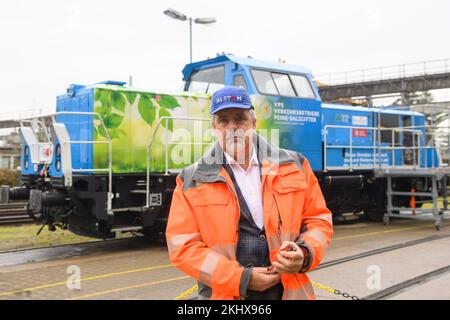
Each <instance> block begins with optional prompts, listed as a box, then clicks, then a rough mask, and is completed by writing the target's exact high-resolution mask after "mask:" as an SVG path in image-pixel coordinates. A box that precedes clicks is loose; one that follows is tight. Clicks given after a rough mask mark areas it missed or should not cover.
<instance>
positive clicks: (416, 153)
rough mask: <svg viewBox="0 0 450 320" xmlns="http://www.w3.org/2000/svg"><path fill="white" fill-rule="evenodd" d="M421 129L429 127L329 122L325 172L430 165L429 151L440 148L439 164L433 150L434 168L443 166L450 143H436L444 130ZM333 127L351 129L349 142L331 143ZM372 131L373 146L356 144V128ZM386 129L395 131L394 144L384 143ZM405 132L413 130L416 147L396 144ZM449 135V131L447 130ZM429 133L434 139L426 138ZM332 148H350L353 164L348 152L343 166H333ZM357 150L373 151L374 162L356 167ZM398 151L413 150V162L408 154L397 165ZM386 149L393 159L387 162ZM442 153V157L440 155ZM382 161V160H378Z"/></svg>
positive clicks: (325, 138)
mask: <svg viewBox="0 0 450 320" xmlns="http://www.w3.org/2000/svg"><path fill="white" fill-rule="evenodd" d="M420 128H425V126H416V127H408V128H378V127H357V126H339V125H326V126H325V127H324V133H323V134H324V150H323V151H324V171H328V170H342V169H345V170H349V171H353V170H354V169H355V168H356V169H375V168H378V169H386V168H414V169H417V168H424V167H426V168H428V167H429V166H428V150H430V149H431V150H436V151H437V155H438V163H437V164H436V160H435V155H434V153H433V152H432V156H431V168H438V167H441V166H443V164H442V161H439V160H441V159H442V151H443V150H446V151H447V153H448V151H449V148H450V146H447V147H446V148H442V147H441V146H440V145H438V144H437V143H436V137H435V136H436V135H440V134H443V133H436V132H424V131H422V130H420ZM329 129H343V130H348V132H349V144H347V145H345V144H342V145H341V144H339V145H334V144H332V145H329V139H328V130H329ZM355 129H356V130H369V131H371V132H372V144H371V145H358V144H355V143H354V140H353V138H354V135H353V132H354V131H353V130H355ZM382 131H391V142H390V145H383V143H387V142H381V132H382ZM401 132H410V133H411V138H412V139H411V140H412V141H411V142H412V146H404V145H403V144H400V146H398V145H396V143H395V140H396V139H395V134H396V133H401ZM447 134H448V133H447ZM427 135H431V139H426V136H427ZM329 149H344V150H346V149H349V152H350V156H349V164H348V165H345V158H346V157H345V155H344V159H343V162H344V165H341V166H330V165H329V164H328V163H329V161H328V150H329ZM355 149H366V150H371V151H372V165H367V166H361V165H358V166H354V165H353V164H354V154H353V151H354V150H355ZM398 150H413V152H412V156H413V161H412V164H406V163H405V157H404V156H403V157H402V162H401V164H399V165H397V159H396V154H397V151H398ZM422 150H424V151H425V152H424V155H425V159H424V166H422V161H421V153H422V152H421V151H422ZM384 151H387V152H389V151H390V153H391V160H390V161H389V159H388V162H387V164H386V165H384V164H383V161H382V159H381V158H382V155H383V153H384ZM439 155H441V157H439ZM377 160H378V162H377Z"/></svg>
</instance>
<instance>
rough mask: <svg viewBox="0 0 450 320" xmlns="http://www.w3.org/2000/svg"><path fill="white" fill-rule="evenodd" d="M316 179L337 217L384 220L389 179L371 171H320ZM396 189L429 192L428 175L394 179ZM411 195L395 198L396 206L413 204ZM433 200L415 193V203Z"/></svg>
mask: <svg viewBox="0 0 450 320" xmlns="http://www.w3.org/2000/svg"><path fill="white" fill-rule="evenodd" d="M317 178H318V180H319V183H320V185H321V188H322V192H323V194H324V196H325V200H326V202H327V206H328V208H329V209H330V210H331V211H332V212H333V216H334V217H338V216H342V215H343V214H345V213H354V214H360V213H363V214H364V216H365V217H366V218H367V219H369V220H372V221H382V220H383V215H384V213H386V208H387V196H386V188H387V179H386V178H376V177H375V176H374V174H373V172H371V171H356V170H354V171H352V172H349V171H333V173H330V172H328V173H320V174H317ZM393 188H394V189H395V190H397V191H408V192H409V191H411V190H412V189H413V190H414V191H415V192H430V190H431V185H430V183H429V182H428V181H427V180H426V178H395V179H394V181H393ZM411 200H412V198H411V197H396V198H394V199H393V205H394V206H395V207H410V204H411ZM427 200H430V199H428V198H425V197H421V196H414V202H415V206H416V207H417V208H419V207H421V206H422V205H423V203H424V202H426V201H427Z"/></svg>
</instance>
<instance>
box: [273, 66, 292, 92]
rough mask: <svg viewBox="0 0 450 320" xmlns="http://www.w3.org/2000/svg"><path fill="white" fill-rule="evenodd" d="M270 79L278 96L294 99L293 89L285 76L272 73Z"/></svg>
mask: <svg viewBox="0 0 450 320" xmlns="http://www.w3.org/2000/svg"><path fill="white" fill-rule="evenodd" d="M272 77H273V81H275V85H276V86H277V89H278V92H279V93H280V96H288V97H295V91H294V88H293V87H292V83H291V80H289V76H288V75H287V74H283V73H275V72H272Z"/></svg>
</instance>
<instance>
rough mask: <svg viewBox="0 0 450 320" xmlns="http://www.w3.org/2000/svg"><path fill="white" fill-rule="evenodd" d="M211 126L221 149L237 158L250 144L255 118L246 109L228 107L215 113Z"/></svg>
mask: <svg viewBox="0 0 450 320" xmlns="http://www.w3.org/2000/svg"><path fill="white" fill-rule="evenodd" d="M212 126H213V129H214V131H215V132H216V135H217V137H218V141H219V144H220V146H221V147H222V149H223V150H224V151H225V152H227V153H228V154H229V155H231V156H233V157H234V158H235V159H237V157H240V156H244V154H245V150H246V149H247V150H249V146H251V143H252V137H253V133H254V131H255V128H256V119H255V118H253V117H252V115H251V113H250V111H249V110H247V109H237V108H229V109H223V110H220V111H218V112H217V113H216V114H215V117H214V121H213V124H212ZM238 162H239V161H238Z"/></svg>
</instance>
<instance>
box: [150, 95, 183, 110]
mask: <svg viewBox="0 0 450 320" xmlns="http://www.w3.org/2000/svg"><path fill="white" fill-rule="evenodd" d="M155 100H156V102H158V104H159V105H160V106H161V107H163V108H166V109H174V108H176V107H179V106H180V104H179V103H178V101H177V99H175V98H174V97H172V96H169V95H165V94H160V95H157V96H156V97H155Z"/></svg>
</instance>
